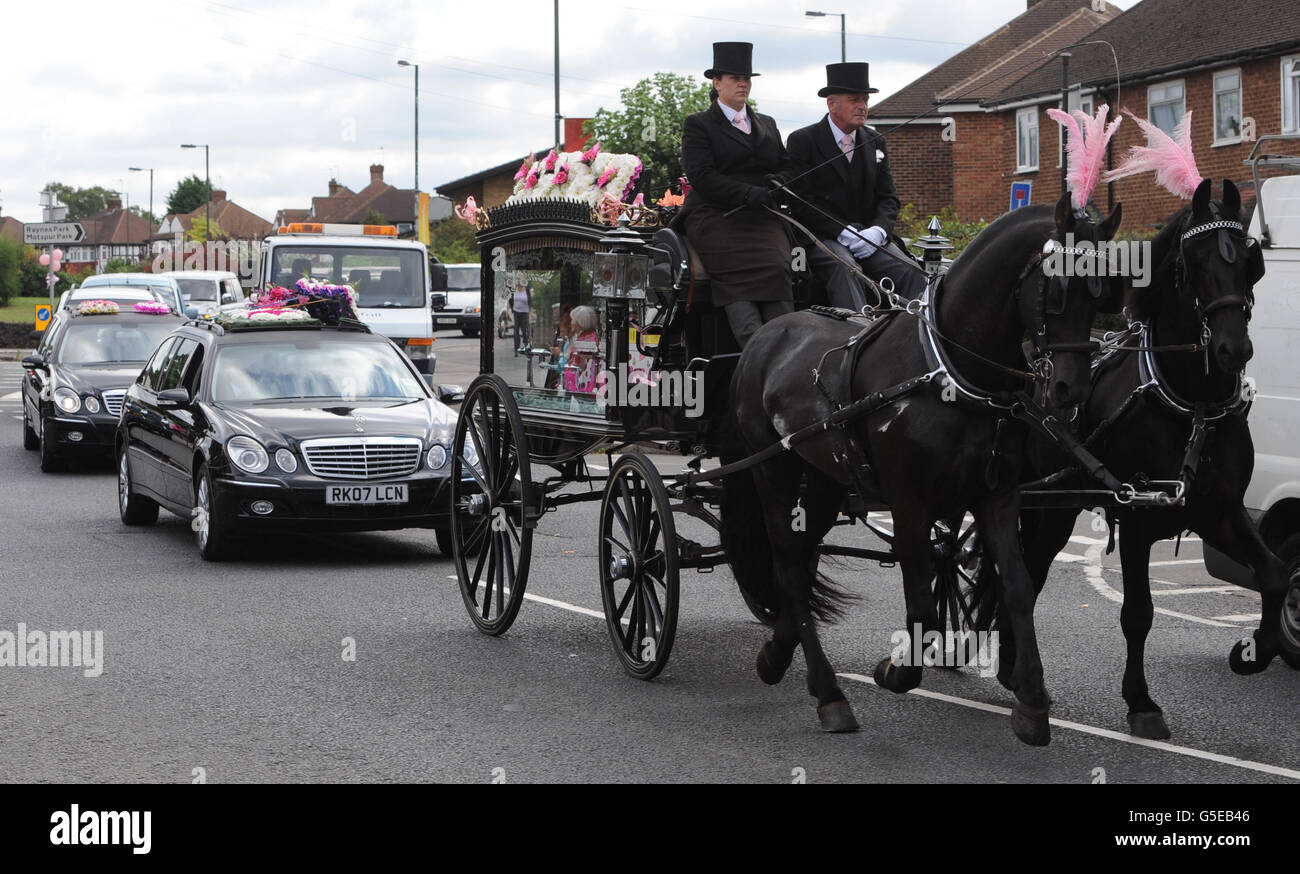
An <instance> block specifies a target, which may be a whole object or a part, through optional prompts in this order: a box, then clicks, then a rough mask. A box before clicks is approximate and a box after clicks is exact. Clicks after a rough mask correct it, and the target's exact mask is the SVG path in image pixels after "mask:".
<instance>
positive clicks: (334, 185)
mask: <svg viewBox="0 0 1300 874" xmlns="http://www.w3.org/2000/svg"><path fill="white" fill-rule="evenodd" d="M338 193H339V181H338V180H337V179H331V180H330V197H333V196H334V195H336V194H338Z"/></svg>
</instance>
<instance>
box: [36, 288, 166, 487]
mask: <svg viewBox="0 0 1300 874" xmlns="http://www.w3.org/2000/svg"><path fill="white" fill-rule="evenodd" d="M82 303H85V302H82ZM97 308H98V309H100V310H101V312H96V313H81V312H78V311H77V310H74V309H64V310H60V312H59V315H58V317H57V318H56V319H55V320H54V322H53V324H52V325H51V326H50V328H49V329H48V330H47V331H46V332H45V334H44V336H42V338H41V341H40V345H39V346H38V347H37V349H36V353H35V354H34V355H28V356H27V357H26V358H24V359H23V368H24V370H25V371H26V372H25V374H24V377H23V390H22V398H23V447H24V448H26V449H39V450H40V453H41V470H43V471H45V472H47V473H49V472H52V471H57V470H62V469H63V468H64V467H66V465H67V460H68V458H69V457H70V456H74V455H94V454H104V455H108V454H110V453H111V452H112V451H113V447H114V437H115V435H116V434H117V419H118V413H120V412H121V409H122V398H123V396H124V395H125V394H126V390H127V387H128V386H129V385H131V383H132V382H134V381H135V378H136V377H137V376H138V375H139V374H140V368H141V367H142V366H143V365H144V363H145V361H146V360H148V358H149V356H150V355H152V354H153V351H154V350H155V349H157V348H158V344H159V343H161V342H162V340H163V338H165V337H166V336H167V335H168V334H169V333H171V332H172V331H173V330H175V329H176V328H177V327H178V326H179V325H180V324H181V323H182V321H183V319H181V317H180V316H176V315H172V314H171V313H160V314H155V313H138V312H136V311H135V310H134V309H133V308H132V305H131V303H130V302H125V303H121V304H115V305H114V306H113V307H102V306H101V307H97ZM114 309H116V310H117V311H116V312H114V311H113V310H114Z"/></svg>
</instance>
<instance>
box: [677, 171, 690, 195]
mask: <svg viewBox="0 0 1300 874" xmlns="http://www.w3.org/2000/svg"><path fill="white" fill-rule="evenodd" d="M677 181H678V182H679V183H681V186H682V197H685V196H686V195H688V194H690V193H691V183H690V182H689V181H688V180H687V179H686V177H685V176H678V177H677Z"/></svg>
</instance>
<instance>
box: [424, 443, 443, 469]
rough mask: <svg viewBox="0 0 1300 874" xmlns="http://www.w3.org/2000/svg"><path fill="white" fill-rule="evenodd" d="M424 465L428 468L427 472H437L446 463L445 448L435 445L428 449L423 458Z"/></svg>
mask: <svg viewBox="0 0 1300 874" xmlns="http://www.w3.org/2000/svg"><path fill="white" fill-rule="evenodd" d="M424 463H425V464H427V465H428V466H429V470H438V469H440V468H441V467H442V466H443V465H445V464H446V463H447V447H445V446H441V445H439V444H437V443H435V444H433V445H432V446H430V447H429V452H428V454H426V455H425V457H424Z"/></svg>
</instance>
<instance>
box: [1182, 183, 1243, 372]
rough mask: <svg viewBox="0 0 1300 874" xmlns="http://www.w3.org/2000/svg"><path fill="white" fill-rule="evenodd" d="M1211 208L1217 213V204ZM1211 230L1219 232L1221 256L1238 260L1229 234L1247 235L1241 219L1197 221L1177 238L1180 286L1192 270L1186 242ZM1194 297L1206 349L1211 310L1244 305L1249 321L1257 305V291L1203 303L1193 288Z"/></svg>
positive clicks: (1186, 282) (1202, 344) (1228, 260)
mask: <svg viewBox="0 0 1300 874" xmlns="http://www.w3.org/2000/svg"><path fill="white" fill-rule="evenodd" d="M1210 210H1211V212H1212V213H1213V214H1214V215H1216V216H1217V215H1218V208H1217V207H1215V206H1214V204H1213V203H1211V204H1210ZM1210 231H1218V232H1219V257H1220V258H1222V259H1223V260H1224V261H1225V262H1226V263H1228V264H1232V263H1235V262H1236V260H1237V252H1236V250H1235V247H1233V246H1232V245H1231V243H1230V242H1229V234H1240V235H1241V236H1243V237H1245V236H1246V228H1245V227H1244V226H1243V225H1242V224H1241V222H1239V221H1232V220H1230V219H1221V218H1216V219H1213V220H1211V221H1208V222H1204V223H1202V224H1199V225H1194V226H1193V227H1191V228H1189V229H1188V230H1186V231H1184V232H1183V233H1182V234H1181V235H1180V236H1179V238H1178V255H1177V257H1176V259H1175V261H1174V285H1175V286H1176V287H1177V288H1178V289H1180V290H1181V289H1183V287H1184V286H1185V285H1190V284H1191V275H1190V271H1188V269H1187V256H1186V253H1185V252H1184V245H1185V244H1186V242H1187V241H1188V240H1189V239H1191V238H1192V237H1197V236H1200V235H1201V234H1206V233H1209V232H1210ZM1246 246H1247V248H1249V246H1250V239H1249V238H1248V237H1247V238H1246ZM1192 299H1193V302H1194V304H1195V307H1196V318H1197V319H1198V320H1200V323H1201V346H1202V348H1203V349H1204V350H1208V349H1209V347H1210V336H1211V333H1212V332H1211V331H1210V314H1211V313H1213V312H1216V311H1218V310H1221V309H1223V308H1224V307H1241V308H1242V309H1244V310H1245V311H1246V321H1247V322H1249V321H1250V316H1251V310H1252V309H1253V308H1254V306H1255V299H1254V295H1252V294H1251V293H1250V292H1247V293H1246V294H1225V295H1223V296H1222V297H1217V298H1215V299H1214V300H1212V301H1210V302H1209V303H1208V304H1203V303H1201V295H1200V292H1199V291H1197V290H1196V288H1194V287H1193V288H1192Z"/></svg>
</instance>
